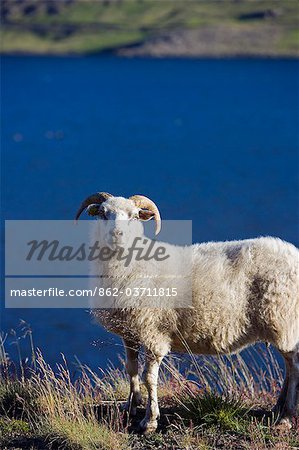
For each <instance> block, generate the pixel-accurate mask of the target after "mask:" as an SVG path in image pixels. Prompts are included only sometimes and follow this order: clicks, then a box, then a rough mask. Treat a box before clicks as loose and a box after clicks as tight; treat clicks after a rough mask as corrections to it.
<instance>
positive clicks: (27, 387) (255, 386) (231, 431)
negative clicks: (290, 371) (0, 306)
mask: <svg viewBox="0 0 299 450" xmlns="http://www.w3.org/2000/svg"><path fill="white" fill-rule="evenodd" d="M30 333H31V332H30V331H29V332H27V335H28V334H29V336H30ZM259 351H261V350H252V351H251V354H250V356H251V361H252V363H253V365H252V366H251V367H249V366H248V365H247V364H245V362H244V360H243V358H242V357H241V356H240V355H238V356H235V357H232V358H212V357H205V358H194V356H192V355H189V362H190V365H189V367H190V369H188V371H187V372H186V373H185V374H184V375H182V374H181V372H180V371H179V370H178V362H177V360H171V359H168V360H167V361H166V362H165V363H164V366H163V370H162V373H161V376H160V382H159V398H160V406H161V413H162V414H161V419H160V422H159V428H158V430H157V432H156V433H154V434H152V435H148V436H146V435H145V436H143V435H140V434H139V433H138V421H140V419H141V418H142V417H143V415H144V413H145V410H144V406H142V407H140V408H139V409H138V412H137V417H136V418H135V419H129V418H128V416H127V413H126V412H124V411H123V405H124V402H125V399H126V397H127V395H128V386H129V383H128V380H127V377H126V375H125V373H124V372H123V371H120V370H117V369H110V370H108V371H107V372H106V373H103V372H102V371H100V373H99V374H98V373H95V372H92V371H91V370H90V369H89V368H88V367H81V376H80V377H79V378H76V379H75V380H73V379H72V378H71V375H70V371H69V368H68V365H67V362H66V360H65V358H64V357H63V356H62V362H61V363H60V364H57V367H56V368H55V369H53V368H52V367H50V366H49V365H48V364H47V363H46V362H45V360H44V358H43V356H42V354H41V352H40V351H38V350H37V351H34V350H33V349H32V361H31V364H30V366H28V365H27V366H26V367H24V364H23V363H22V361H20V367H18V368H16V367H15V365H14V364H13V363H12V361H10V359H9V357H8V355H7V353H6V352H5V349H4V345H3V343H2V349H1V351H0V356H1V357H0V359H1V361H0V362H1V377H0V447H1V448H3V449H5V448H7V449H8V448H14V449H18V448H22V449H26V448H28V449H29V448H30V449H32V450H33V449H58V448H59V449H65V450H68V449H72V450H76V449H77V450H92V449H94V450H96V449H97V450H101V449H102V450H126V449H127V450H130V449H131V450H141V449H154V448H163V449H176V450H178V449H189V450H195V449H202V450H208V449H216V448H225V449H227V450H228V449H256V450H258V449H267V448H272V449H273V448H274V449H277V450H286V449H291V448H297V447H298V446H299V430H298V423H297V424H296V423H295V421H294V428H293V430H292V431H290V430H286V429H284V428H280V427H279V426H276V425H275V421H276V418H275V417H274V416H271V414H269V413H266V409H267V410H269V408H271V406H273V404H274V402H275V399H276V396H277V395H278V393H279V390H280V386H281V381H282V373H281V369H280V368H279V366H278V364H277V363H276V362H275V361H276V360H275V358H274V356H273V353H272V351H271V350H267V349H265V348H263V352H264V354H263V358H264V361H265V364H266V367H267V370H266V373H267V375H266V374H265V372H264V371H263V370H262V369H260V368H259V363H258V362H257V361H259V360H260V357H261V355H260V354H259V353H258V352H259ZM17 373H18V376H17ZM142 391H143V394H145V389H144V386H142ZM265 408H266V409H265Z"/></svg>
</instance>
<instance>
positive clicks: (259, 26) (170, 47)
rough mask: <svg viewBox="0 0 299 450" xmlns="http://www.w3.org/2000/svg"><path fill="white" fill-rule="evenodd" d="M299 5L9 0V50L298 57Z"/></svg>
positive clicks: (5, 35) (4, 39)
mask: <svg viewBox="0 0 299 450" xmlns="http://www.w3.org/2000/svg"><path fill="white" fill-rule="evenodd" d="M298 18H299V10H298V2H297V1H296V0H284V1H283V2H281V1H263V0H261V1H250V0H234V1H228V0H220V1H201V0H193V1H187V2H186V1H183V0H162V1H156V0H97V1H96V0H95V1H89V0H86V1H80V0H49V1H47V0H45V1H40V0H16V1H14V0H2V1H1V21H2V26H1V52H2V53H33V54H72V53H74V54H77V53H79V54H80V53H94V52H101V51H107V50H109V51H115V52H119V53H121V54H124V55H129V56H134V55H135V54H137V55H154V56H169V55H171V56H184V55H187V56H188V55H189V56H209V55H210V56H238V55H252V56H254V55H263V56H298V39H299V32H298Z"/></svg>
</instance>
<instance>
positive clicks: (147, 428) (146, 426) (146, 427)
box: [139, 418, 158, 434]
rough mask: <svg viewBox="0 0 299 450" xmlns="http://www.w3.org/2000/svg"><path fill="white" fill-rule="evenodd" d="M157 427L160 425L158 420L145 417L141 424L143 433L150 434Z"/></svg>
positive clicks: (140, 429)
mask: <svg viewBox="0 0 299 450" xmlns="http://www.w3.org/2000/svg"><path fill="white" fill-rule="evenodd" d="M157 427H158V421H157V420H148V419H146V418H144V419H143V420H142V421H141V422H140V424H139V431H140V432H141V433H142V434H149V433H153V432H154V431H156V429H157Z"/></svg>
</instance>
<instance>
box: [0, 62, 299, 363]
mask: <svg viewBox="0 0 299 450" xmlns="http://www.w3.org/2000/svg"><path fill="white" fill-rule="evenodd" d="M297 80H298V63H297V62H296V61H288V60H252V59H251V60H172V59H167V60H162V59H159V60H154V59H120V58H115V57H110V56H107V57H106V56H105V57H99V56H93V57H84V58H47V57H43V58H41V57H40V58H38V57H3V58H2V125H3V128H2V155H3V156H2V174H3V176H2V187H3V203H2V212H3V216H4V218H5V219H72V218H73V216H74V213H75V211H76V209H77V207H78V205H79V203H80V202H81V200H82V199H83V198H84V197H85V196H86V195H87V194H89V193H92V192H94V191H97V190H103V191H108V192H111V193H113V194H115V195H117V194H118V195H123V196H128V195H132V194H134V193H142V194H145V195H147V196H149V197H151V198H152V199H153V200H154V201H155V202H156V203H157V204H158V205H159V207H160V210H161V214H162V217H164V218H167V219H192V221H193V241H194V242H197V241H206V240H227V239H239V238H248V237H255V236H259V235H274V236H279V237H281V238H283V239H286V240H288V241H290V242H292V243H294V244H295V245H298V244H299V236H298V229H299V227H298V225H299V217H298V203H297V198H296V194H297V193H298V134H297V125H298V81H297ZM3 297H4V295H3V294H2V298H3ZM20 319H23V320H25V321H27V322H28V323H30V324H31V327H32V330H33V335H34V340H35V345H36V346H38V347H40V348H41V349H42V351H43V353H44V356H45V357H46V359H47V360H48V361H49V362H50V363H51V364H54V363H55V362H57V361H58V360H59V358H60V353H61V352H63V353H65V354H66V356H67V358H68V359H69V361H75V356H74V355H76V357H77V358H78V359H79V360H80V361H81V362H82V363H87V364H89V365H90V366H91V367H93V368H96V367H98V366H102V367H105V366H106V364H107V361H108V359H110V360H111V361H112V362H114V363H115V364H118V356H117V355H118V354H119V353H120V354H121V353H122V349H121V346H120V345H119V342H120V341H119V339H118V338H117V337H113V336H112V335H109V334H108V333H106V332H105V331H104V330H102V329H101V328H99V327H97V326H95V325H93V324H92V323H91V321H90V317H89V315H88V313H87V312H86V311H84V310H43V309H40V310H37V309H35V310H9V309H4V308H3V307H2V311H1V328H2V330H3V331H5V332H7V331H9V330H10V329H11V328H14V329H17V332H18V334H19V335H20V334H22V332H21V330H20V328H19V327H18V324H19V320H20ZM12 341H13V337H9V338H8V340H7V342H8V349H9V351H10V352H12V354H13V355H15V353H14V351H15V350H14V346H13V345H10V343H11V342H12ZM93 341H98V343H97V345H93V344H92V343H93ZM22 348H23V354H24V356H25V354H26V352H27V351H28V347H27V345H26V341H25V340H24V342H23V345H22Z"/></svg>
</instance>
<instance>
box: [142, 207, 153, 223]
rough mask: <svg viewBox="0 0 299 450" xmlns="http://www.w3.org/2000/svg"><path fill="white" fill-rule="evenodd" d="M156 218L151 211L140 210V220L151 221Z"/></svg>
mask: <svg viewBox="0 0 299 450" xmlns="http://www.w3.org/2000/svg"><path fill="white" fill-rule="evenodd" d="M154 217H155V213H154V212H153V211H150V210H149V209H140V211H139V219H140V220H144V221H146V220H151V219H153V218H154Z"/></svg>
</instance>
